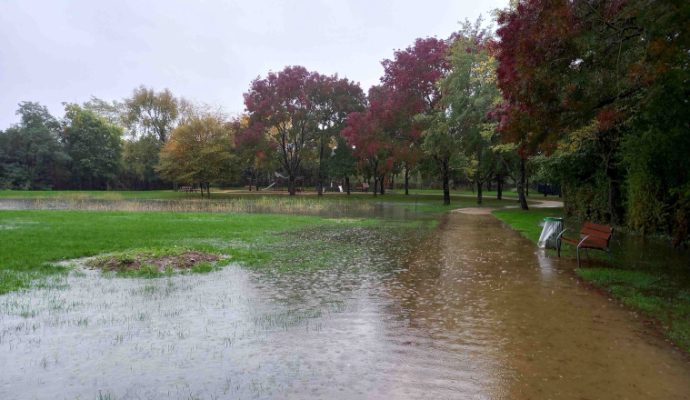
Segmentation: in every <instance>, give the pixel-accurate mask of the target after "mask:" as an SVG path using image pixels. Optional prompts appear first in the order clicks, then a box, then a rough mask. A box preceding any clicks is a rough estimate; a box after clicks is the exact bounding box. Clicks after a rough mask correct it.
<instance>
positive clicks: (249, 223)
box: [0, 210, 433, 294]
mask: <svg viewBox="0 0 690 400" xmlns="http://www.w3.org/2000/svg"><path fill="white" fill-rule="evenodd" d="M422 225H423V226H426V227H432V226H433V224H431V223H430V222H429V221H407V222H406V221H403V222H400V221H397V222H396V221H392V222H387V223H386V222H381V221H380V220H372V219H335V218H322V217H314V216H298V215H277V214H228V213H170V212H118V211H35V210H32V211H0V294H2V293H7V292H9V291H14V290H18V289H22V288H27V287H29V286H31V285H32V284H39V285H40V284H41V281H42V280H44V278H47V277H49V276H50V275H52V274H56V273H61V272H62V273H64V272H66V270H67V269H66V268H60V267H56V266H53V265H50V263H54V262H57V261H60V260H68V259H75V258H80V257H87V256H95V255H99V254H104V253H111V252H123V251H129V250H132V249H142V250H157V249H169V248H180V247H181V248H185V249H192V250H199V251H206V252H212V253H222V254H225V255H228V256H230V261H235V262H240V263H243V264H245V265H247V266H250V267H251V266H260V265H265V264H269V263H271V262H274V263H279V264H281V265H282V268H283V269H291V268H309V267H315V266H316V267H318V266H319V265H321V266H322V264H323V262H324V260H325V259H327V258H328V257H329V255H331V254H332V253H337V252H339V251H341V250H342V248H344V247H347V244H344V245H342V246H337V245H336V244H330V245H329V244H328V243H324V241H323V240H320V239H321V238H320V237H319V235H314V238H313V239H311V240H306V241H302V242H299V241H292V240H291V236H292V234H290V232H299V231H300V230H305V229H316V228H324V229H331V230H333V229H341V230H342V229H347V228H351V227H360V228H361V227H364V228H367V229H373V230H375V229H379V230H380V229H387V228H386V227H391V226H392V227H393V228H395V229H397V230H398V231H400V230H402V231H404V230H406V229H413V230H414V229H418V228H419V227H420V226H422ZM314 246H320V247H319V249H320V251H319V254H320V258H314V259H308V258H305V259H299V258H296V257H292V256H291V255H290V254H292V255H293V256H294V254H298V253H301V254H304V253H307V252H308V250H309V249H310V248H313V247H314ZM289 257H292V258H289Z"/></svg>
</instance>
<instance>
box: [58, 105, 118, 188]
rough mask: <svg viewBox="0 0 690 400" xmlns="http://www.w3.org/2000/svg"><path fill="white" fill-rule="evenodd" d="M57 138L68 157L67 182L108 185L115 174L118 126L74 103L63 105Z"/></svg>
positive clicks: (115, 176)
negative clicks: (69, 179)
mask: <svg viewBox="0 0 690 400" xmlns="http://www.w3.org/2000/svg"><path fill="white" fill-rule="evenodd" d="M60 136H61V140H62V142H63V143H64V146H65V151H66V152H67V154H68V155H69V157H70V162H69V169H70V172H71V186H72V187H75V188H79V189H108V188H110V187H111V186H112V185H113V184H114V183H115V180H116V178H117V174H118V171H119V168H120V157H121V153H122V129H121V128H120V127H118V126H115V125H112V124H110V123H109V122H108V121H106V120H104V119H103V118H101V117H99V116H98V115H96V114H94V113H93V112H92V111H88V110H85V109H84V108H82V107H81V106H79V105H77V104H67V105H65V117H64V119H63V130H62V132H61V135H60Z"/></svg>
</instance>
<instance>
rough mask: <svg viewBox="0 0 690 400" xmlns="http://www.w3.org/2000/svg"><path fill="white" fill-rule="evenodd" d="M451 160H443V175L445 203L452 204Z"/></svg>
mask: <svg viewBox="0 0 690 400" xmlns="http://www.w3.org/2000/svg"><path fill="white" fill-rule="evenodd" d="M448 162H449V160H447V159H445V160H443V161H441V175H442V177H443V205H446V206H447V205H450V168H449V165H448Z"/></svg>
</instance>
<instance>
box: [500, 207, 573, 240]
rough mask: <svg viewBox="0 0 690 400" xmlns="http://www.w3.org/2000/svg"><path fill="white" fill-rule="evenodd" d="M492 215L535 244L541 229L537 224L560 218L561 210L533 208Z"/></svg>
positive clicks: (504, 211) (501, 211) (505, 211)
mask: <svg viewBox="0 0 690 400" xmlns="http://www.w3.org/2000/svg"><path fill="white" fill-rule="evenodd" d="M493 215H494V216H496V218H498V219H500V220H501V221H503V222H505V223H506V224H508V225H509V226H510V227H511V228H513V229H514V230H516V231H518V232H520V234H521V235H522V236H524V237H526V238H527V239H529V240H531V241H533V242H534V243H536V242H537V241H538V240H539V235H540V234H541V229H542V227H541V226H539V223H540V222H542V221H543V220H544V218H546V217H562V216H563V209H562V208H534V209H530V210H529V211H524V210H521V209H508V210H496V211H494V212H493Z"/></svg>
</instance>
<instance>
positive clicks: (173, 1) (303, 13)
mask: <svg viewBox="0 0 690 400" xmlns="http://www.w3.org/2000/svg"><path fill="white" fill-rule="evenodd" d="M507 4H508V0H481V1H478V0H474V1H470V0H426V1H419V0H417V1H414V0H404V1H383V0H352V1H351V0H332V1H331V0H309V1H307V0H302V1H300V0H294V1H278V0H271V1H269V0H254V1H232V0H227V1H220V0H217V1H210V0H209V1H200V0H197V1H182V0H179V1H178V0H153V1H144V0H138V1H133V0H132V1H131V0H115V1H102V0H0V129H4V128H6V127H8V126H9V125H10V124H11V123H14V122H16V120H17V118H16V116H15V114H14V113H15V111H16V109H17V103H18V102H20V101H24V100H28V101H38V102H40V103H42V104H45V105H47V106H48V108H49V109H50V111H51V112H52V113H53V115H55V116H57V117H60V116H62V113H63V112H62V111H63V110H62V106H61V103H62V102H65V101H66V102H79V103H81V102H84V101H86V100H88V99H89V97H90V96H91V95H94V96H97V97H100V98H102V99H104V100H113V99H118V100H119V99H122V98H123V97H126V96H128V95H129V94H130V93H131V92H132V90H133V89H134V88H135V87H136V86H139V85H141V84H143V85H146V86H149V87H154V88H156V89H163V88H169V89H170V90H172V92H173V93H174V94H175V95H177V96H182V97H186V98H188V99H190V100H193V101H199V102H205V103H208V104H211V105H216V106H221V107H222V108H223V109H225V110H226V111H227V112H229V113H231V114H235V113H239V112H242V111H243V110H244V105H243V103H242V94H243V93H244V92H245V91H246V90H247V88H248V87H249V83H250V82H251V80H252V79H254V78H256V77H257V76H259V75H261V76H265V74H266V72H268V71H269V70H273V71H277V70H280V69H282V68H283V67H284V66H286V65H303V66H305V67H306V68H307V69H309V70H316V71H319V72H321V73H324V74H333V73H338V74H339V75H340V76H346V77H348V78H349V79H351V80H354V81H356V82H360V84H361V85H362V88H363V89H364V90H365V91H366V90H367V89H368V88H369V87H370V86H371V85H373V84H376V83H377V82H378V79H379V77H380V76H381V74H382V72H383V70H382V68H381V65H380V61H381V60H382V59H384V58H390V57H392V54H393V51H394V50H395V49H400V48H405V47H407V46H408V45H410V44H412V42H413V41H414V39H415V38H418V37H426V36H437V37H443V38H445V37H447V36H448V35H449V34H450V33H451V32H453V31H455V30H457V28H458V26H459V25H458V22H459V21H461V20H464V19H465V18H469V19H470V20H474V19H476V18H477V16H479V14H482V15H484V16H485V19H486V20H490V15H489V14H490V11H491V10H493V9H495V8H500V7H504V6H506V5H507Z"/></svg>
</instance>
